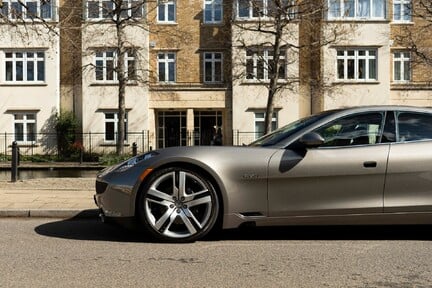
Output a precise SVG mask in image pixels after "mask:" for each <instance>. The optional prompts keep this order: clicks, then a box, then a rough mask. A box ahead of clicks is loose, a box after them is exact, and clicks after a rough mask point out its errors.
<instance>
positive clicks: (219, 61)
mask: <svg viewBox="0 0 432 288" xmlns="http://www.w3.org/2000/svg"><path fill="white" fill-rule="evenodd" d="M207 56H209V58H208V57H207ZM203 58H204V59H203V62H204V68H203V71H204V73H203V75H204V77H203V78H204V83H221V82H223V53H222V52H204V54H203ZM207 64H210V66H211V68H210V69H211V79H210V80H207V78H206V76H207ZM217 65H219V66H220V75H216V71H217V69H216V66H217ZM218 78H219V79H218Z"/></svg>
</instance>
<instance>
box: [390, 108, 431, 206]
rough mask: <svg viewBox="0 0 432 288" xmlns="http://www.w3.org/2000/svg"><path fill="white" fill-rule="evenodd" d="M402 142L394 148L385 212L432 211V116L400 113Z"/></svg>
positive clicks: (400, 137)
mask: <svg viewBox="0 0 432 288" xmlns="http://www.w3.org/2000/svg"><path fill="white" fill-rule="evenodd" d="M395 117H396V123H397V126H398V137H397V138H398V142H397V143H394V144H392V145H391V146H390V154H389V164H388V172H387V177H386V182H385V191H384V211H385V212H432V115H430V114H426V113H414V112H396V115H395Z"/></svg>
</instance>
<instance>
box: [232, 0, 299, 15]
mask: <svg viewBox="0 0 432 288" xmlns="http://www.w3.org/2000/svg"><path fill="white" fill-rule="evenodd" d="M257 1H259V2H260V5H261V8H262V9H261V10H260V11H259V12H258V14H259V15H254V12H257V10H256V7H254V5H255V4H254V2H257ZM272 1H274V0H235V15H236V18H237V19H240V20H257V19H264V20H266V19H270V18H271V16H269V11H270V7H271V6H270V5H271V4H272ZM282 1H284V2H285V4H286V5H293V7H292V8H290V11H289V16H290V17H292V18H295V16H296V14H297V8H296V7H295V2H296V0H282ZM240 2H245V4H247V6H248V8H247V9H248V15H247V16H243V15H242V16H241V15H240ZM246 2H247V3H246Z"/></svg>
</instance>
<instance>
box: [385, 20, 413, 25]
mask: <svg viewBox="0 0 432 288" xmlns="http://www.w3.org/2000/svg"><path fill="white" fill-rule="evenodd" d="M390 24H392V25H409V26H412V25H414V22H412V21H393V22H391V23H390Z"/></svg>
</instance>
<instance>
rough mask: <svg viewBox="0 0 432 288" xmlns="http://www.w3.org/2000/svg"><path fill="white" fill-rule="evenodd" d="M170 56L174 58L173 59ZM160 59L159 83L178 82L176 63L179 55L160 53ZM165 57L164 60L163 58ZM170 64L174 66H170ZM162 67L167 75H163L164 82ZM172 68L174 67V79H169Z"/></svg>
mask: <svg viewBox="0 0 432 288" xmlns="http://www.w3.org/2000/svg"><path fill="white" fill-rule="evenodd" d="M170 56H173V57H172V58H171V57H170ZM157 57H158V59H157V62H158V82H159V83H175V82H176V78H177V75H176V73H177V71H176V70H177V69H176V68H177V67H176V65H177V63H176V59H177V55H176V53H175V52H161V53H158V55H157ZM162 57H163V58H162ZM170 64H174V65H170ZM160 65H163V66H164V70H165V73H164V74H163V80H161V77H160V76H161V71H160V69H159V68H160ZM170 67H173V69H174V71H172V72H173V76H174V79H169V78H170V77H169V76H170Z"/></svg>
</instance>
